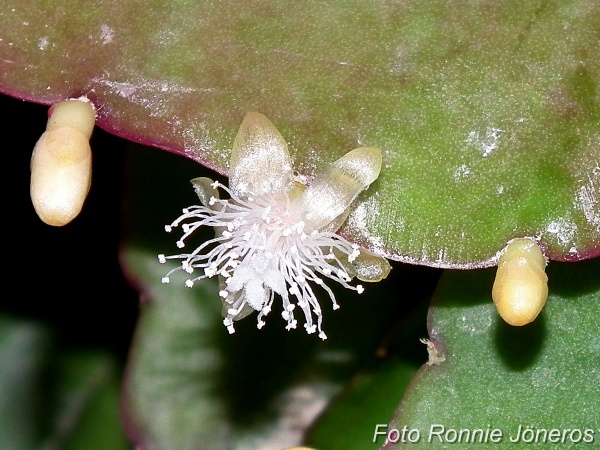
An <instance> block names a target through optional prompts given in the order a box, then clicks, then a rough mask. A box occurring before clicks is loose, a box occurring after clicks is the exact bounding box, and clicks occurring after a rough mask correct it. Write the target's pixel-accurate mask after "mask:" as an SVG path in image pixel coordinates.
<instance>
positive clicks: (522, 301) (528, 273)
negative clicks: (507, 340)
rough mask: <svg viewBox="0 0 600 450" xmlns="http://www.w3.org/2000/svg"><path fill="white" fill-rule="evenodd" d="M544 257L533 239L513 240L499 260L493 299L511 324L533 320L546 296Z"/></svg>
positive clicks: (518, 324) (546, 278) (520, 323)
mask: <svg viewBox="0 0 600 450" xmlns="http://www.w3.org/2000/svg"><path fill="white" fill-rule="evenodd" d="M545 267H546V258H545V257H544V255H543V254H542V250H541V249H540V247H539V245H537V243H536V242H535V241H533V240H532V239H526V238H524V239H515V240H514V241H512V242H511V243H510V244H508V245H507V246H506V248H505V249H504V252H503V254H502V256H501V257H500V259H499V261H498V271H497V273H496V279H495V280H494V287H493V288H492V299H493V300H494V303H495V304H496V309H497V310H498V314H500V317H502V319H504V320H505V321H506V322H507V323H509V324H510V325H515V326H521V325H527V324H528V323H531V322H533V321H534V320H535V318H536V317H537V316H538V314H539V313H540V311H541V310H542V308H543V307H544V305H545V304H546V300H547V298H548V276H547V275H546V272H545Z"/></svg>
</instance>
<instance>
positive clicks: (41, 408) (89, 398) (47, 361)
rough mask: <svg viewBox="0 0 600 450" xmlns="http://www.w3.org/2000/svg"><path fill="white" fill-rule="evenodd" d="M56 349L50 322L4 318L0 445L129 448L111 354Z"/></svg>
mask: <svg viewBox="0 0 600 450" xmlns="http://www.w3.org/2000/svg"><path fill="white" fill-rule="evenodd" d="M57 350H58V349H57V348H56V345H55V343H54V339H53V333H52V332H51V330H50V329H48V328H47V327H45V326H42V325H40V324H37V323H35V322H29V321H23V320H16V319H13V318H8V317H4V316H1V317H0V366H1V367H2V370H1V371H0V399H1V401H0V447H1V448H6V449H11V450H21V449H23V450H30V449H39V448H44V449H55V448H56V449H58V448H60V449H65V450H83V449H86V450H109V449H110V450H121V449H127V448H129V444H128V442H127V439H126V438H125V436H124V434H123V432H122V430H121V426H120V422H119V406H118V393H119V379H118V376H117V370H116V369H117V368H116V365H115V363H114V361H113V360H112V358H111V357H110V356H108V355H106V354H102V353H98V352H93V351H87V352H77V353H75V352H71V351H68V352H65V351H64V350H60V351H57ZM51 356H52V357H51Z"/></svg>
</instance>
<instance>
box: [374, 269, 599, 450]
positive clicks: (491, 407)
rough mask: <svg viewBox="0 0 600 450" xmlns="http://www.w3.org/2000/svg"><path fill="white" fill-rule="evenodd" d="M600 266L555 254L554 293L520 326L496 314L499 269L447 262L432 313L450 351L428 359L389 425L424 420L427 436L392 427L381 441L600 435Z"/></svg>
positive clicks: (548, 441)
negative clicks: (463, 268)
mask: <svg viewBox="0 0 600 450" xmlns="http://www.w3.org/2000/svg"><path fill="white" fill-rule="evenodd" d="M599 270H600V260H599V259H596V260H593V261H586V262H581V263H577V264H569V265H566V264H558V263H557V264H552V265H551V266H550V267H549V270H548V272H549V275H550V296H549V298H548V303H547V305H546V307H545V309H544V311H543V312H542V313H541V315H540V316H539V317H538V318H537V320H536V321H535V322H533V323H532V324H530V325H527V326H525V327H520V328H515V327H511V326H509V325H506V324H505V323H504V322H502V321H501V319H499V317H498V316H497V314H496V311H495V308H494V306H493V304H492V303H491V301H490V299H489V286H490V285H491V282H492V279H493V271H489V270H488V271H477V272H447V273H446V274H445V275H444V276H443V277H442V280H441V281H440V285H439V286H438V290H437V293H436V295H435V296H434V303H433V307H432V309H431V311H430V317H429V329H430V335H431V339H432V341H433V342H434V343H435V344H436V346H437V348H438V350H439V352H440V353H441V354H442V355H443V356H444V358H445V361H444V362H441V363H440V364H438V365H431V366H424V367H423V368H421V370H420V371H419V372H418V374H417V376H416V377H415V378H414V379H413V380H412V382H411V384H410V386H409V389H408V391H407V393H406V395H405V396H404V398H403V400H402V402H401V403H400V406H399V408H398V410H397V412H396V415H395V417H394V419H393V420H392V422H391V423H390V425H389V430H392V429H396V430H402V429H403V428H404V427H406V428H407V430H416V431H414V432H413V434H412V436H413V439H415V440H416V437H417V435H420V439H419V441H418V442H415V443H411V442H410V441H409V438H410V431H407V432H406V435H405V440H404V442H402V437H400V438H399V439H398V438H397V437H395V436H396V435H395V434H394V435H392V438H393V439H395V440H397V442H395V443H392V442H390V443H388V444H387V445H385V446H383V447H382V448H384V449H386V450H391V449H394V450H396V449H415V450H416V449H436V450H443V449H448V450H450V449H453V448H471V447H473V448H478V449H484V450H485V449H490V450H492V449H504V448H510V449H519V448H527V449H528V448H556V449H570V448H580V447H581V448H596V447H597V446H598V445H600V409H599V408H598V405H600V391H599V390H598V386H600V338H599V335H598V317H600V283H599V282H598V276H597V275H598V273H599ZM461 430H466V431H463V432H462V435H461ZM475 430H483V434H482V433H481V432H479V431H478V432H476V431H475ZM494 430H498V431H494ZM519 430H520V432H519ZM527 430H529V431H527ZM554 430H557V431H554ZM492 433H493V435H492ZM461 436H462V437H461ZM457 439H462V441H461V442H459V441H457ZM384 440H385V437H382V438H381V440H380V444H382V445H383V442H384Z"/></svg>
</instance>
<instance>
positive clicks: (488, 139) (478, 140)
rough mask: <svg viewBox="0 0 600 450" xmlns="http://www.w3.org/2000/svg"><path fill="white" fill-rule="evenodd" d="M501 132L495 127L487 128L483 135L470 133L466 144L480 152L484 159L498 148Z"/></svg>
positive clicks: (474, 132)
mask: <svg viewBox="0 0 600 450" xmlns="http://www.w3.org/2000/svg"><path fill="white" fill-rule="evenodd" d="M502 131H503V130H501V129H500V128H495V127H488V128H487V129H486V130H485V133H481V132H479V131H471V132H470V133H469V135H468V136H467V139H466V142H467V144H468V145H471V146H474V147H475V148H477V150H478V151H479V152H481V156H483V157H484V158H485V157H487V156H489V155H491V154H492V152H493V151H494V150H496V149H497V148H498V145H499V142H500V135H501V134H502Z"/></svg>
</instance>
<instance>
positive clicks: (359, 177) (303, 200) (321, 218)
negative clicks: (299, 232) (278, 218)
mask: <svg viewBox="0 0 600 450" xmlns="http://www.w3.org/2000/svg"><path fill="white" fill-rule="evenodd" d="M380 170H381V150H380V149H378V148H372V147H361V148H357V149H354V150H352V151H351V152H348V153H346V154H345V155H344V156H342V157H341V158H340V159H338V160H337V161H335V162H334V163H333V164H332V165H331V166H330V167H329V169H327V170H326V171H325V172H323V173H321V174H319V175H317V177H316V178H315V180H314V181H313V183H312V184H311V185H310V186H309V187H308V188H307V189H306V190H305V191H304V193H303V194H302V196H301V197H300V198H298V199H297V200H295V201H294V203H293V205H292V208H299V209H297V210H300V211H303V212H304V213H305V217H304V220H305V221H306V222H307V227H308V228H312V229H321V228H324V227H326V226H327V225H328V224H329V223H331V222H333V221H334V220H335V219H336V217H338V216H339V215H340V214H342V213H343V212H344V211H345V210H346V208H348V207H349V206H350V204H351V203H352V201H353V200H354V199H355V198H356V196H357V195H358V194H360V192H362V191H363V190H364V189H366V188H367V187H368V186H369V184H371V183H372V182H373V181H375V180H376V179H377V177H378V176H379V172H380Z"/></svg>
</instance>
